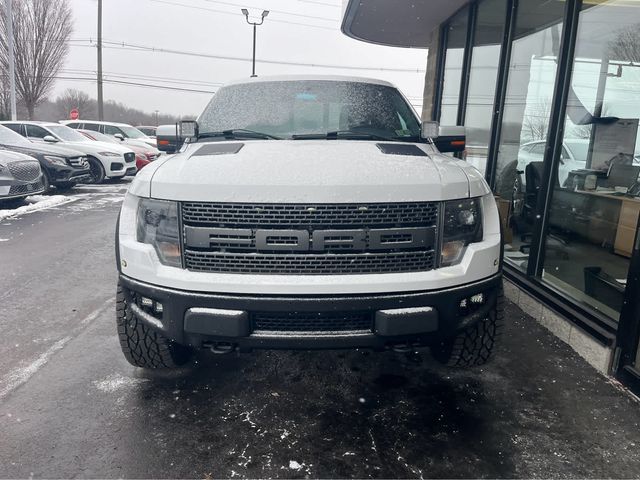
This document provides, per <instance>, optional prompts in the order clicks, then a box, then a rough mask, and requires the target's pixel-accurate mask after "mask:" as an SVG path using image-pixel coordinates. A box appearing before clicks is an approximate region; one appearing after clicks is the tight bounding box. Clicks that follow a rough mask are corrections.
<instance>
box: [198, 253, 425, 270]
mask: <svg viewBox="0 0 640 480" xmlns="http://www.w3.org/2000/svg"><path fill="white" fill-rule="evenodd" d="M185 260H186V266H187V269H188V270H193V271H196V272H217V273H247V274H260V275H268V274H271V275H357V274H360V275H362V274H368V273H401V272H423V271H428V270H433V268H434V267H435V264H434V260H435V255H434V253H433V251H428V252H385V253H355V254H331V253H326V254H260V253H246V254H236V253H224V252H198V251H192V250H186V251H185Z"/></svg>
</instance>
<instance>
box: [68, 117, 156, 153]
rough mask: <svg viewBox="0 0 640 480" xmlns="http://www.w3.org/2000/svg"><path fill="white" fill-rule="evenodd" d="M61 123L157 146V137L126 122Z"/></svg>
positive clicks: (75, 128)
mask: <svg viewBox="0 0 640 480" xmlns="http://www.w3.org/2000/svg"><path fill="white" fill-rule="evenodd" d="M60 123H61V124H62V125H66V126H67V127H69V128H73V129H74V130H93V131H96V132H100V133H104V134H105V135H112V136H114V137H117V138H120V139H122V140H125V139H133V140H139V141H142V142H144V143H146V144H147V145H149V146H151V147H154V148H155V147H156V140H155V138H149V137H148V136H146V135H145V134H144V133H142V132H141V131H140V130H138V129H137V128H135V127H132V126H131V125H127V124H126V123H116V122H100V121H97V120H62V121H60Z"/></svg>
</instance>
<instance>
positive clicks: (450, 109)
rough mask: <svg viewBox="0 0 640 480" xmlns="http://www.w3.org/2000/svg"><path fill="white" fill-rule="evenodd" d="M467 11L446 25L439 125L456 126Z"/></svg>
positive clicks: (467, 22)
mask: <svg viewBox="0 0 640 480" xmlns="http://www.w3.org/2000/svg"><path fill="white" fill-rule="evenodd" d="M468 24H469V9H468V8H465V9H464V10H462V11H461V12H459V13H458V14H457V15H456V16H455V17H454V18H453V19H451V22H449V24H448V25H447V27H446V28H447V36H446V42H447V45H446V50H445V64H444V82H443V85H442V102H441V108H440V124H442V125H457V121H458V105H459V104H460V102H459V99H460V83H461V81H462V62H463V60H464V48H465V45H466V42H467V26H468Z"/></svg>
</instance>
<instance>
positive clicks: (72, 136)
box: [0, 121, 136, 183]
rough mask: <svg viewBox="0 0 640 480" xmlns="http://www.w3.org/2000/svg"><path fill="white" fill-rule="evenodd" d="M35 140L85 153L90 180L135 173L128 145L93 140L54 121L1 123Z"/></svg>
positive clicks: (99, 180) (102, 179) (132, 157)
mask: <svg viewBox="0 0 640 480" xmlns="http://www.w3.org/2000/svg"><path fill="white" fill-rule="evenodd" d="M0 123H1V124H3V125H5V126H6V127H8V128H11V129H12V130H14V131H16V132H17V133H19V134H20V135H23V136H24V137H26V138H28V139H29V140H31V141H32V142H35V143H46V144H59V145H62V146H68V147H70V148H73V149H75V150H79V151H81V152H82V153H83V154H85V155H86V157H87V161H88V162H89V168H90V169H91V176H92V180H93V183H101V182H102V181H104V179H105V178H122V177H124V176H125V175H127V173H129V174H131V175H133V174H135V172H136V165H135V159H136V154H135V153H134V152H133V150H131V149H130V148H126V147H123V146H120V145H114V144H112V143H103V142H94V141H91V140H89V139H88V138H87V137H85V136H84V135H82V134H80V133H78V132H76V131H75V130H73V129H71V128H69V127H65V126H64V125H60V124H59V123H54V122H27V121H19V122H0Z"/></svg>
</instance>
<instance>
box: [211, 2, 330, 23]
mask: <svg viewBox="0 0 640 480" xmlns="http://www.w3.org/2000/svg"><path fill="white" fill-rule="evenodd" d="M203 1H205V2H207V3H217V4H219V5H229V6H232V7H245V6H246V5H244V4H239V3H232V2H223V1H222V0H203ZM251 8H254V7H251ZM256 8H257V7H256ZM263 10H265V9H263ZM269 12H271V13H280V14H282V15H291V16H293V17H301V18H311V19H314V20H324V21H327V22H336V21H337V20H338V19H336V18H328V17H317V16H315V15H306V14H304V13H293V12H286V11H284V10H273V9H271V8H270V9H269Z"/></svg>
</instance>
